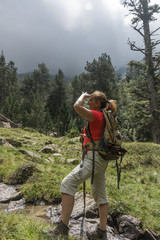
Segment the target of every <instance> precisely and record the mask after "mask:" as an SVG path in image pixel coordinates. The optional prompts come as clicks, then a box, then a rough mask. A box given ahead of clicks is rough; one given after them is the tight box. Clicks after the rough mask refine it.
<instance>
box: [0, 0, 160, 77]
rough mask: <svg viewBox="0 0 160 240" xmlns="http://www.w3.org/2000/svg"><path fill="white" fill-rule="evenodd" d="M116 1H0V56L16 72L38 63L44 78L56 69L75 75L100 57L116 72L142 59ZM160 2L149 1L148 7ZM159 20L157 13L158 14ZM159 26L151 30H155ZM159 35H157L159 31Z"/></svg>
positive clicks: (30, 67) (32, 67) (130, 29)
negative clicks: (44, 69) (132, 44)
mask: <svg viewBox="0 0 160 240" xmlns="http://www.w3.org/2000/svg"><path fill="white" fill-rule="evenodd" d="M120 2H122V1H121V0H0V32H1V34H0V52H1V51H2V50H3V51H4V55H5V57H6V61H7V62H8V61H10V60H13V61H14V62H15V65H16V67H17V68H18V72H19V73H24V72H32V71H33V70H34V69H36V68H37V66H38V64H39V63H42V62H44V63H45V64H46V66H47V67H48V68H49V70H50V73H56V72H57V71H58V69H59V68H61V69H62V70H63V72H64V74H65V75H67V76H68V75H78V74H80V73H82V72H83V71H84V67H85V65H86V62H87V61H89V62H92V61H93V59H94V58H96V59H97V58H98V57H99V56H101V54H102V53H107V54H108V55H110V57H111V60H112V64H113V66H114V67H116V68H117V69H118V68H119V67H121V66H124V65H126V64H127V63H128V62H129V60H133V59H137V60H140V59H142V57H143V56H142V55H141V54H137V53H136V52H133V51H131V50H130V48H129V45H128V44H127V39H128V38H130V39H131V40H136V41H137V42H138V43H139V46H142V42H141V38H140V36H139V35H138V33H136V32H135V31H134V30H132V28H131V27H130V20H129V17H126V13H127V11H128V10H127V9H126V8H124V7H123V6H122V5H121V3H120ZM155 2H156V3H158V4H159V5H160V0H151V4H152V3H155ZM159 15H160V14H159ZM159 15H158V16H156V17H158V18H159V21H157V22H155V23H154V25H152V29H153V30H154V29H155V28H157V27H159V26H158V24H159V22H160V16H159ZM159 34H160V31H159Z"/></svg>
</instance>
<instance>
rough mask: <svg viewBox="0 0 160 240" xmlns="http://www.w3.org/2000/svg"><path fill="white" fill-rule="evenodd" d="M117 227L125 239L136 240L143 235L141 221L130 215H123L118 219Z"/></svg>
mask: <svg viewBox="0 0 160 240" xmlns="http://www.w3.org/2000/svg"><path fill="white" fill-rule="evenodd" d="M117 225H118V231H119V233H120V235H121V236H123V237H126V238H129V239H131V240H135V239H138V238H139V237H140V236H141V235H142V224H141V221H140V220H138V219H137V218H134V217H132V216H130V215H123V216H120V217H118V219H117Z"/></svg>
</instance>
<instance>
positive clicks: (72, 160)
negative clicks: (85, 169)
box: [67, 158, 80, 164]
mask: <svg viewBox="0 0 160 240" xmlns="http://www.w3.org/2000/svg"><path fill="white" fill-rule="evenodd" d="M67 163H70V164H79V163H80V161H79V160H78V159H74V158H73V159H67Z"/></svg>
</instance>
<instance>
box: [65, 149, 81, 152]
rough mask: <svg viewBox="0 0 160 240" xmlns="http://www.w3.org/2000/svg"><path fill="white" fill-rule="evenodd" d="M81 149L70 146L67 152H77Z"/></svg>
mask: <svg viewBox="0 0 160 240" xmlns="http://www.w3.org/2000/svg"><path fill="white" fill-rule="evenodd" d="M79 150H80V149H79V148H69V149H68V150H67V152H76V151H79Z"/></svg>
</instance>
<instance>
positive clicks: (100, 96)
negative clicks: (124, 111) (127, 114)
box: [92, 91, 117, 113]
mask: <svg viewBox="0 0 160 240" xmlns="http://www.w3.org/2000/svg"><path fill="white" fill-rule="evenodd" d="M92 96H93V98H94V100H95V101H100V103H101V106H100V109H104V108H105V109H106V110H107V111H112V113H115V112H116V110H117V102H116V100H107V97H106V95H105V94H104V93H103V92H100V91H95V92H93V93H92Z"/></svg>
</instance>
